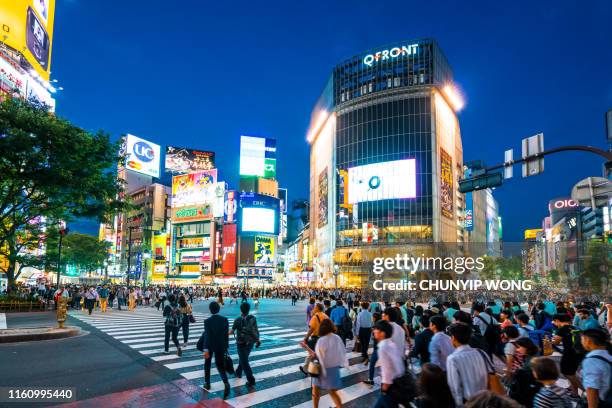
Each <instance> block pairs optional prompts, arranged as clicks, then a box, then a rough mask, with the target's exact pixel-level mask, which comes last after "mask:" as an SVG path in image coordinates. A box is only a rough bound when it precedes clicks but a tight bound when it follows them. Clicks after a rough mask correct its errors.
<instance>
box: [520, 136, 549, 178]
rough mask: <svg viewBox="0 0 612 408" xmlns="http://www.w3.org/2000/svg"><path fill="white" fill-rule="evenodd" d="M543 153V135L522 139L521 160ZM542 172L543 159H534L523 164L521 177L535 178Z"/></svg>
mask: <svg viewBox="0 0 612 408" xmlns="http://www.w3.org/2000/svg"><path fill="white" fill-rule="evenodd" d="M543 151H544V133H538V134H537V135H535V136H531V137H528V138H526V139H523V151H522V158H523V159H524V158H526V157H529V156H533V155H535V154H539V153H542V152H543ZM543 171H544V158H543V157H540V158H536V159H531V160H527V161H525V162H523V177H529V176H535V175H538V174H540V173H542V172H543Z"/></svg>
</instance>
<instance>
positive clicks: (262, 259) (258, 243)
mask: <svg viewBox="0 0 612 408" xmlns="http://www.w3.org/2000/svg"><path fill="white" fill-rule="evenodd" d="M275 239H276V238H275V237H262V236H256V237H255V248H254V251H253V263H254V264H255V265H256V266H266V265H273V264H274V243H275V242H274V241H275Z"/></svg>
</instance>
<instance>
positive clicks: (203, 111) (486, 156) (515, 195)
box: [51, 0, 612, 241]
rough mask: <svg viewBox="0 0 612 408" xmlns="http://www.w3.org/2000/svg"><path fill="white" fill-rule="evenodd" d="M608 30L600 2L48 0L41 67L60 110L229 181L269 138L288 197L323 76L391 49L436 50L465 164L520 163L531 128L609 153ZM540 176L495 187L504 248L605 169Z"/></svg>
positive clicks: (576, 164)
mask: <svg viewBox="0 0 612 408" xmlns="http://www.w3.org/2000/svg"><path fill="white" fill-rule="evenodd" d="M178 4H180V5H181V7H178ZM187 4H191V5H192V6H191V7H187ZM468 4H470V5H471V6H470V7H468ZM587 4H588V7H587ZM264 5H265V6H264ZM476 5H477V6H476ZM583 6H584V7H583ZM611 21H612V2H610V1H608V0H598V1H589V2H577V1H542V2H533V1H515V2H491V1H482V2H458V1H448V2H442V1H437V2H424V1H418V2H414V1H405V0H404V1H380V2H374V1H367V2H366V1H363V2H361V1H320V2H314V1H311V2H287V1H282V2H276V1H275V2H272V1H267V2H263V1H262V2H254V1H231V2H216V1H182V2H171V1H161V0H149V1H142V0H141V1H138V0H133V1H125V0H104V1H102V0H57V6H56V21H55V36H54V44H53V56H52V65H51V70H52V78H56V79H58V80H59V81H60V84H59V85H61V86H63V87H64V91H62V92H61V93H60V94H58V96H57V106H58V109H57V111H58V114H59V115H60V116H62V117H65V118H67V119H69V120H71V121H72V122H73V123H75V124H77V125H79V126H82V127H84V128H86V129H90V130H96V129H104V130H106V131H108V132H109V133H111V134H112V135H113V137H115V138H116V137H118V136H119V135H120V134H122V133H128V132H129V133H133V134H135V135H137V136H140V137H142V138H145V139H149V140H151V141H153V142H156V143H158V144H162V145H165V144H172V145H177V146H186V147H193V148H200V149H209V150H213V151H215V152H216V154H217V164H218V167H219V169H220V176H221V178H222V179H225V180H226V181H228V182H230V184H231V185H232V186H234V187H236V186H237V180H238V153H239V140H240V135H242V134H247V135H258V136H268V137H273V138H276V139H277V140H278V169H277V172H278V179H279V183H280V186H282V187H287V188H288V189H289V199H290V200H292V199H295V198H302V197H303V198H307V197H308V166H309V163H308V151H309V147H308V144H307V143H306V141H305V135H306V130H307V125H308V122H309V117H310V111H311V108H312V106H313V104H314V102H315V101H316V99H317V97H318V95H319V94H320V92H321V90H322V88H323V85H324V83H325V81H326V79H327V77H328V76H329V74H330V72H331V68H332V66H333V65H334V64H336V63H338V62H340V61H341V60H343V59H345V58H347V57H350V56H352V55H355V54H359V53H361V52H362V51H363V50H366V49H370V48H373V47H378V46H380V45H384V44H387V43H390V42H395V41H399V40H408V39H413V38H422V37H432V38H435V39H436V40H437V41H438V42H439V44H440V46H441V47H442V49H443V51H444V53H445V54H446V56H447V58H448V60H449V62H450V64H451V66H452V67H453V70H454V74H455V80H456V82H457V83H458V85H459V86H460V87H461V88H462V90H463V92H464V94H465V96H466V99H467V104H466V106H465V108H464V110H463V111H462V112H461V114H460V116H459V120H460V124H461V132H462V137H463V149H464V160H465V161H468V160H474V159H483V160H485V162H486V163H487V164H489V165H491V164H495V163H498V162H500V161H502V159H503V153H504V150H505V149H508V148H514V149H515V157H517V156H519V155H520V142H521V139H522V138H524V137H527V136H531V135H533V134H536V133H538V132H544V135H545V147H547V148H551V147H555V146H561V145H566V144H588V145H593V146H599V147H602V148H604V147H606V140H605V131H604V112H605V111H606V110H608V109H610V108H612V24H610V22H611ZM545 166H546V170H545V173H544V174H542V175H540V176H537V177H531V178H529V179H521V178H520V168H519V167H515V171H514V173H515V178H514V179H512V180H511V181H510V182H508V183H506V184H505V185H504V186H503V187H502V188H501V189H498V190H496V191H495V197H496V198H497V200H498V201H499V203H500V207H501V216H502V218H503V222H504V239H505V240H506V241H517V240H522V231H523V230H524V229H525V228H536V227H539V226H540V223H541V220H542V218H543V217H544V216H546V215H547V203H548V200H550V199H552V198H556V197H562V196H568V195H569V193H570V191H571V188H572V186H573V185H574V184H575V183H576V182H577V181H579V180H581V179H582V178H584V177H587V176H600V175H601V166H602V162H601V160H600V159H599V158H597V157H596V156H593V155H590V154H588V153H575V154H574V153H561V154H558V155H556V156H551V157H550V158H548V159H546V164H545ZM517 176H518V177H517ZM79 228H82V229H86V227H85V226H83V225H81V226H79ZM90 230H91V229H90Z"/></svg>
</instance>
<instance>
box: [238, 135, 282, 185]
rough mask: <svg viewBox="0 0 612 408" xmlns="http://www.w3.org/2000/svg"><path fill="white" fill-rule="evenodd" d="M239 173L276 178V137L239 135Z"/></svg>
mask: <svg viewBox="0 0 612 408" xmlns="http://www.w3.org/2000/svg"><path fill="white" fill-rule="evenodd" d="M240 175H241V176H257V177H263V178H270V179H274V178H276V139H269V138H266V137H257V136H241V137H240Z"/></svg>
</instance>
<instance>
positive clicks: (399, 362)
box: [374, 320, 406, 408]
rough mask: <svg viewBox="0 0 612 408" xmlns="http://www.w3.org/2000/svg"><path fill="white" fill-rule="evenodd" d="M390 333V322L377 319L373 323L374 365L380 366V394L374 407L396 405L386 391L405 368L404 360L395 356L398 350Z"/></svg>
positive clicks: (391, 330) (391, 329)
mask: <svg viewBox="0 0 612 408" xmlns="http://www.w3.org/2000/svg"><path fill="white" fill-rule="evenodd" d="M398 327H399V326H398ZM392 333H393V327H392V324H391V323H390V322H388V321H386V320H379V321H378V322H376V324H375V325H374V338H375V339H376V341H377V342H378V361H377V362H376V366H377V367H380V377H381V384H380V396H379V397H378V401H377V402H376V406H375V407H376V408H379V407H380V408H382V407H397V402H396V401H393V399H392V398H391V395H390V394H389V393H388V391H389V388H391V385H393V380H395V379H396V378H398V377H401V376H402V375H404V372H405V370H406V366H405V365H404V360H403V359H400V358H397V356H398V354H399V353H400V350H399V349H398V348H397V345H396V344H395V342H393V340H392V339H391V336H392Z"/></svg>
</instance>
